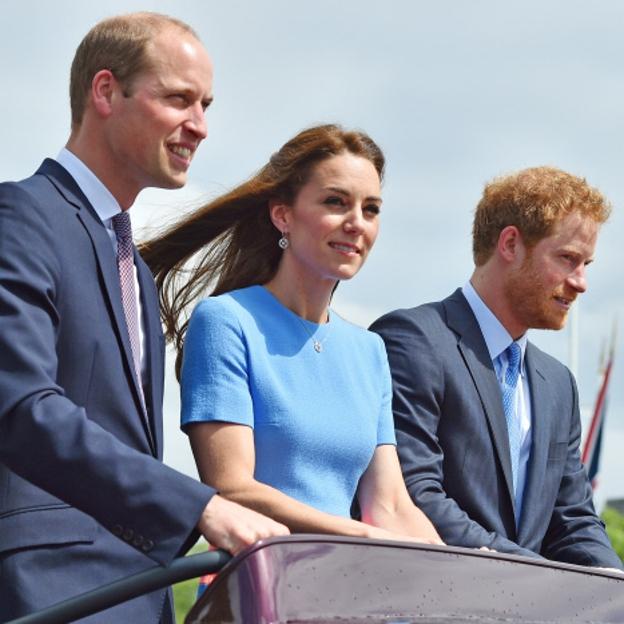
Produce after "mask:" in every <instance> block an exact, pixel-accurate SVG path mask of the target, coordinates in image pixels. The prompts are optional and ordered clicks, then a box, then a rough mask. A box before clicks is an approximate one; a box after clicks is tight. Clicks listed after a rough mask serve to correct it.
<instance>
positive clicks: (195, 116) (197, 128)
mask: <svg viewBox="0 0 624 624" xmlns="http://www.w3.org/2000/svg"><path fill="white" fill-rule="evenodd" d="M186 127H187V128H188V129H189V130H190V131H191V132H192V133H193V134H195V135H196V136H197V137H198V138H199V139H200V140H203V139H205V138H206V137H207V136H208V126H207V124H206V111H205V110H204V108H203V106H202V105H201V103H200V102H196V103H195V105H194V106H193V107H192V108H191V111H190V115H189V118H188V120H187V123H186Z"/></svg>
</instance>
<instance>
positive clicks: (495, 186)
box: [472, 167, 611, 266]
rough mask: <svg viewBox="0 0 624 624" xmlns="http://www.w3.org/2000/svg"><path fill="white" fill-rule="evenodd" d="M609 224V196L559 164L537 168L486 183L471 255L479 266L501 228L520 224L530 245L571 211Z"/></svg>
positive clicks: (476, 214)
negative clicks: (562, 168) (561, 167)
mask: <svg viewBox="0 0 624 624" xmlns="http://www.w3.org/2000/svg"><path fill="white" fill-rule="evenodd" d="M577 212H578V213H580V214H581V215H583V216H585V217H589V218H590V219H593V220H594V221H596V222H597V223H604V222H605V221H606V220H607V219H608V218H609V214H610V212H611V206H610V205H609V203H608V202H607V200H606V199H605V197H604V196H603V195H602V193H600V191H598V189H596V188H593V187H591V186H589V184H587V182H586V181H585V179H584V178H579V177H577V176H574V175H572V174H570V173H566V172H565V171H561V169H557V168H555V167H533V168H530V169H523V170H522V171H519V172H517V173H513V174H511V175H507V176H503V177H499V178H495V179H494V180H492V181H491V182H489V183H488V184H486V185H485V189H484V191H483V197H482V198H481V201H480V202H479V204H478V205H477V208H476V210H475V216H474V222H473V226H472V254H473V258H474V262H475V265H476V266H481V265H483V264H484V263H485V262H487V260H488V259H489V258H490V257H491V255H492V253H493V252H494V249H495V248H496V244H497V242H498V237H499V235H500V233H501V231H502V230H503V229H504V228H505V227H507V226H508V225H515V226H516V227H517V228H518V230H519V231H520V234H521V235H522V240H523V242H524V244H525V245H526V246H527V247H529V248H531V247H533V246H534V245H535V244H537V243H538V242H539V241H540V240H542V239H543V238H545V237H546V236H549V235H550V234H551V233H552V231H553V228H554V226H555V224H556V223H558V222H559V221H560V220H561V219H563V218H565V217H566V216H568V215H569V214H572V213H577Z"/></svg>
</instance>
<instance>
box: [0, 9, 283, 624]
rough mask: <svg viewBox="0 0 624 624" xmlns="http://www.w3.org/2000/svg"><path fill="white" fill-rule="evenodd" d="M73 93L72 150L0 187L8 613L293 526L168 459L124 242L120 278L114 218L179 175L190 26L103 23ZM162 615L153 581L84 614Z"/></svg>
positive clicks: (191, 134) (199, 105) (172, 184)
mask: <svg viewBox="0 0 624 624" xmlns="http://www.w3.org/2000/svg"><path fill="white" fill-rule="evenodd" d="M70 92H71V106H72V130H71V136H70V138H69V141H68V143H67V145H66V147H65V148H64V149H63V150H61V152H60V154H59V155H58V157H57V158H56V159H55V160H51V159H47V160H45V161H44V162H43V164H42V165H41V167H40V168H39V170H38V171H37V172H36V173H35V174H34V175H33V176H32V177H30V178H28V179H26V180H23V181H21V182H17V183H5V184H2V185H0V318H1V319H2V325H1V331H0V370H1V373H0V620H1V621H5V620H6V619H10V618H14V617H17V616H20V615H23V614H26V613H29V612H31V611H33V610H35V609H39V608H42V607H44V606H47V605H49V604H51V603H54V602H57V601H59V600H62V599H63V598H66V597H68V596H72V595H75V594H77V593H80V592H82V591H86V590H89V589H92V588H95V587H98V586H100V585H103V584H106V583H109V582H111V581H113V580H115V579H117V578H119V577H121V576H125V575H127V574H130V573H133V572H137V571H140V570H143V569H147V568H149V567H153V566H154V565H166V564H168V563H170V562H171V561H172V559H173V558H174V557H176V556H178V555H180V554H182V553H184V552H185V551H186V549H188V547H189V546H190V545H191V544H192V543H193V541H194V540H195V539H196V537H197V536H198V533H197V530H198V531H199V532H201V533H202V534H203V535H204V536H205V537H206V539H207V540H208V541H210V542H211V543H212V544H214V545H216V546H218V547H221V548H225V549H227V550H229V551H230V552H232V553H236V552H238V551H239V550H241V549H242V548H244V547H245V546H246V545H249V544H251V543H253V542H255V541H256V540H258V539H260V538H263V537H268V536H271V535H276V534H285V533H286V532H287V529H286V528H285V527H283V526H282V525H280V524H278V523H275V522H273V521H272V520H270V519H269V518H266V517H264V516H262V515H261V514H257V513H255V512H253V511H251V510H248V509H245V508H243V507H240V506H239V505H236V504H234V503H231V502H229V501H226V500H225V499H223V498H221V497H219V496H218V495H216V494H215V493H214V491H213V490H212V489H211V488H209V487H207V486H205V485H203V484H201V483H199V482H197V481H196V480H194V479H191V478H189V477H187V476H184V475H182V474H180V473H178V472H176V471H175V470H173V469H171V468H169V467H167V466H165V465H164V464H163V463H162V461H161V460H162V452H163V440H162V395H163V378H164V340H163V336H162V332H161V327H160V321H159V315H158V302H157V295H156V289H155V287H154V283H153V280H152V278H151V275H150V273H149V271H148V269H147V267H146V265H145V264H144V263H143V262H142V261H141V258H140V257H139V256H138V254H137V253H136V250H133V248H132V246H131V242H130V240H129V239H127V240H128V243H127V247H126V248H127V249H128V253H127V256H126V258H127V264H126V265H125V266H126V268H127V269H128V270H127V271H126V273H125V275H126V278H127V279H125V280H124V279H123V278H122V277H120V273H119V272H118V266H117V252H118V251H119V250H120V246H122V245H123V243H122V238H120V234H119V231H116V230H115V229H114V227H115V226H114V225H113V224H114V223H116V220H117V221H118V220H119V219H118V218H117V216H118V215H123V214H124V213H125V211H127V210H128V209H129V208H130V207H131V206H132V204H133V202H134V200H135V198H136V196H137V194H138V193H139V192H140V191H141V190H142V189H144V188H146V187H149V186H154V187H161V188H177V187H180V186H182V185H183V184H184V183H185V182H186V177H187V169H188V167H189V165H190V163H191V159H192V157H193V155H194V153H195V150H196V149H197V147H198V146H199V144H200V143H201V141H202V140H203V139H204V138H205V137H206V121H205V117H204V113H205V109H206V108H207V107H208V105H209V104H210V102H211V100H212V65H211V62H210V59H209V57H208V55H207V53H206V51H205V50H204V48H203V46H202V45H201V43H200V42H199V40H198V38H197V36H196V35H195V33H194V32H193V31H192V30H191V29H190V28H189V27H188V26H187V25H186V24H183V23H182V22H179V21H177V20H174V19H171V18H168V17H165V16H161V15H157V14H152V13H140V14H131V15H126V16H120V17H116V18H111V19H108V20H105V21H104V22H101V23H99V24H98V25H96V26H95V27H94V28H93V29H92V30H91V31H90V32H89V34H88V35H87V36H86V37H85V39H84V40H83V41H82V43H81V44H80V46H79V48H78V50H77V52H76V56H75V59H74V62H73V65H72V71H71V86H70ZM122 218H125V217H122ZM133 256H134V259H133ZM120 262H121V260H120ZM120 266H121V265H120ZM128 289H129V290H128ZM122 292H123V293H124V295H125V294H127V293H128V292H130V293H132V297H128V298H125V297H123V298H122ZM128 303H129V307H128V306H127V305H126V304H128ZM129 310H130V312H129ZM172 619H173V614H172V609H171V600H170V592H167V591H164V590H163V591H159V592H154V593H152V594H150V595H147V596H143V597H141V598H137V599H135V600H132V601H129V602H126V603H124V604H123V605H120V606H118V607H115V608H113V609H111V610H109V611H106V612H105V613H103V614H100V615H98V616H94V617H93V618H90V619H89V621H103V622H132V623H133V624H134V623H137V622H154V623H156V622H168V621H171V620H172Z"/></svg>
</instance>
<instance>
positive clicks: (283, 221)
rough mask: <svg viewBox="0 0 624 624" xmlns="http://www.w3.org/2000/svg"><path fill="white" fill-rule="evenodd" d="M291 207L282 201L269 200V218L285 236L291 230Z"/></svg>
mask: <svg viewBox="0 0 624 624" xmlns="http://www.w3.org/2000/svg"><path fill="white" fill-rule="evenodd" d="M290 213H291V207H290V206H289V205H288V204H287V203H286V202H284V201H283V200H281V199H270V200H269V216H270V217H271V221H272V222H273V225H274V226H275V227H276V228H277V229H278V230H279V231H280V232H281V233H282V234H283V233H284V232H288V231H289V230H290Z"/></svg>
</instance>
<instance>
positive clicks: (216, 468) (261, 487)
mask: <svg viewBox="0 0 624 624" xmlns="http://www.w3.org/2000/svg"><path fill="white" fill-rule="evenodd" d="M188 433H189V437H190V440H191V446H192V448H193V454H194V456H195V461H196V463H197V469H198V471H199V475H200V477H201V479H202V481H204V482H205V483H207V484H209V485H211V486H212V487H214V488H215V489H217V490H218V492H219V494H220V495H221V496H223V497H225V498H228V499H229V500H232V501H235V502H237V503H239V504H241V505H244V506H246V507H249V508H251V509H254V510H255V511H258V512H260V513H263V514H265V515H268V516H270V517H271V518H273V519H274V520H276V521H278V522H281V523H282V524H285V525H286V526H287V527H288V528H289V529H290V530H291V531H292V532H298V533H328V534H334V535H349V536H354V537H372V538H377V539H396V540H406V539H410V537H408V536H406V535H405V532H403V534H402V535H397V534H395V533H393V532H391V531H387V530H385V527H384V528H380V527H381V525H378V526H377V527H376V526H371V525H369V524H366V523H364V522H358V521H357V520H352V519H351V518H342V517H340V516H334V515H332V514H328V513H324V512H322V511H319V510H317V509H314V508H313V507H310V506H309V505H305V504H303V503H301V502H299V501H297V500H295V499H294V498H291V497H290V496H287V495H286V494H284V493H282V492H280V491H279V490H277V489H275V488H273V487H271V486H269V485H266V484H264V483H261V482H259V481H256V480H255V479H254V477H253V474H254V467H255V450H254V440H253V431H252V429H251V428H250V427H248V426H246V425H238V424H231V423H222V422H210V423H208V422H207V423H194V424H191V425H188ZM276 461H277V458H276ZM367 472H368V471H367ZM399 477H400V473H399ZM401 483H402V481H401ZM408 500H409V498H408ZM410 504H411V503H410ZM427 522H428V521H427ZM396 526H397V527H398V526H400V525H399V523H397V524H396ZM434 533H435V531H434ZM414 536H415V537H418V535H416V532H414ZM436 536H437V534H436ZM417 541H423V540H417Z"/></svg>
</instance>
